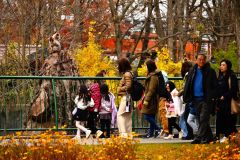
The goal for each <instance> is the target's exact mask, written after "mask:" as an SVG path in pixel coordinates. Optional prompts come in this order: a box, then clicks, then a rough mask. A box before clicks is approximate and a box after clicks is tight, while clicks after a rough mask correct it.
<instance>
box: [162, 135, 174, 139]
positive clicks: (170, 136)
mask: <svg viewBox="0 0 240 160" xmlns="http://www.w3.org/2000/svg"><path fill="white" fill-rule="evenodd" d="M163 139H173V135H172V134H169V135H168V136H167V137H163Z"/></svg>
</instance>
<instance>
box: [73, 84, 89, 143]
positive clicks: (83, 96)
mask: <svg viewBox="0 0 240 160" xmlns="http://www.w3.org/2000/svg"><path fill="white" fill-rule="evenodd" d="M74 102H75V104H76V106H77V108H75V109H74V110H73V112H72V114H73V118H74V120H76V127H77V135H76V136H75V138H76V139H80V138H81V130H82V131H84V132H85V133H86V138H88V137H89V135H90V134H91V130H88V129H87V128H85V127H84V123H85V121H87V119H88V116H89V113H88V112H89V111H88V109H87V108H88V107H93V106H94V101H93V99H92V98H91V97H90V95H89V93H88V89H87V87H86V85H85V84H82V85H81V86H80V91H79V95H77V96H76V98H75V100H74Z"/></svg>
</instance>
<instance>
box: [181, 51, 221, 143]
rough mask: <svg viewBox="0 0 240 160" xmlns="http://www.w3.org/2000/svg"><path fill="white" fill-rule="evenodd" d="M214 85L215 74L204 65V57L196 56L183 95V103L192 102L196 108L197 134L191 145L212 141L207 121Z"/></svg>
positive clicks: (211, 108) (212, 104)
mask: <svg viewBox="0 0 240 160" xmlns="http://www.w3.org/2000/svg"><path fill="white" fill-rule="evenodd" d="M216 85H217V76H216V72H215V71H214V70H213V69H212V68H211V67H210V64H209V63H206V56H205V55H204V54H198V55H197V60H196V64H195V66H194V67H193V69H192V70H191V71H190V72H189V76H188V78H187V80H186V84H185V87H184V94H183V101H184V102H185V103H189V102H192V103H193V105H194V107H196V110H197V119H198V121H199V128H198V132H197V135H196V137H195V139H194V140H193V141H192V142H191V143H192V144H200V143H201V144H204V143H209V142H211V141H212V140H213V134H212V131H211V128H210V124H209V119H210V114H211V112H212V110H213V107H214V101H213V99H214V98H215V95H216V93H215V90H216Z"/></svg>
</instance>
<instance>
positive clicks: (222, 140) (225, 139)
mask: <svg viewBox="0 0 240 160" xmlns="http://www.w3.org/2000/svg"><path fill="white" fill-rule="evenodd" d="M226 141H228V138H227V137H225V136H224V137H223V138H221V139H220V143H224V142H226Z"/></svg>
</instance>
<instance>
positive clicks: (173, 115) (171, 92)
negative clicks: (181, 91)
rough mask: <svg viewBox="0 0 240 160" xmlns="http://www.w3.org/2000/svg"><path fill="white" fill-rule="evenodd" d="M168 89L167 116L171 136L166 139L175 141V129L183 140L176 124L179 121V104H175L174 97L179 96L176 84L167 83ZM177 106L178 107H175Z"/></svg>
mask: <svg viewBox="0 0 240 160" xmlns="http://www.w3.org/2000/svg"><path fill="white" fill-rule="evenodd" d="M166 89H167V101H166V109H167V115H166V117H167V118H168V130H169V135H168V136H167V137H164V139H173V128H172V127H175V128H176V129H177V130H178V132H179V136H178V138H180V139H181V138H182V134H183V133H182V131H181V128H180V127H179V125H178V124H177V123H176V119H177V114H178V113H177V109H178V108H177V103H176V104H175V102H174V99H173V96H177V93H176V92H175V91H176V87H175V84H174V83H173V82H171V81H168V82H166ZM175 105H176V106H175Z"/></svg>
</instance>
